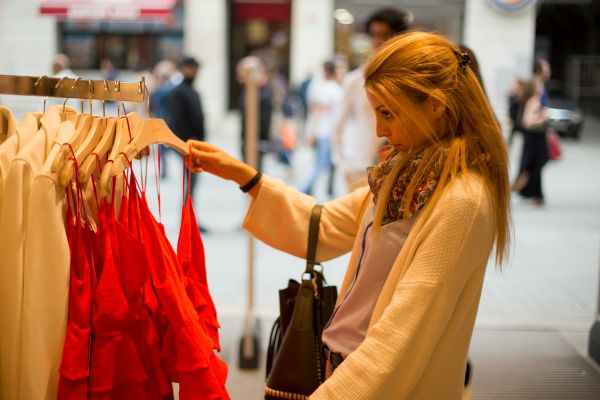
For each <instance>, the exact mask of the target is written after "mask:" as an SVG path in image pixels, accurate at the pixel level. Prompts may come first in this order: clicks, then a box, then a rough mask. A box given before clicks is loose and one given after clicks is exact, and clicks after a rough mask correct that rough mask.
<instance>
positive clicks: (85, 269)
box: [56, 192, 95, 400]
mask: <svg viewBox="0 0 600 400" xmlns="http://www.w3.org/2000/svg"><path fill="white" fill-rule="evenodd" d="M67 193H69V192H67ZM67 197H68V196H67ZM67 204H68V207H67V218H66V233H67V240H68V243H69V248H70V253H71V271H70V282H69V313H68V321H67V329H66V334H65V341H64V345H63V355H62V359H61V364H60V369H59V371H60V379H59V383H58V393H57V396H56V397H57V399H59V400H85V399H87V393H88V377H89V361H90V351H89V350H90V341H91V332H92V329H91V315H90V306H91V301H92V292H93V286H94V282H95V272H94V268H93V257H92V255H91V251H90V245H91V244H92V242H93V240H94V235H95V234H94V232H93V231H92V230H91V229H90V228H89V227H85V228H84V227H82V221H81V216H80V214H79V213H78V212H76V216H75V217H74V216H73V213H72V212H71V207H72V206H73V205H72V202H71V201H69V199H68V198H67Z"/></svg>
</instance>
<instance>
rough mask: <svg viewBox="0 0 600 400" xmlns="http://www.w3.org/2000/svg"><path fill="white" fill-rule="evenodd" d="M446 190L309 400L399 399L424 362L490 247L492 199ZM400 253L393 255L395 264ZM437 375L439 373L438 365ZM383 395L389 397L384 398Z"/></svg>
mask: <svg viewBox="0 0 600 400" xmlns="http://www.w3.org/2000/svg"><path fill="white" fill-rule="evenodd" d="M457 193H458V191H452V192H448V191H447V192H446V193H445V194H444V195H443V196H442V197H441V198H440V200H439V202H438V203H437V204H436V205H435V209H434V210H433V211H432V213H431V215H430V216H429V218H428V219H427V220H425V221H424V223H423V225H422V229H421V230H420V232H418V234H419V235H420V238H419V240H418V241H417V242H416V243H417V244H416V246H414V247H415V248H414V250H412V249H406V250H407V251H414V254H408V257H412V258H409V259H410V261H409V265H408V269H407V270H406V273H405V274H404V276H402V277H400V279H399V280H398V281H397V283H396V284H395V288H394V289H393V294H392V297H391V301H390V303H389V304H388V305H387V306H386V308H385V309H384V311H383V312H382V314H381V317H380V318H379V319H378V320H377V322H375V323H374V324H373V325H372V326H371V327H370V328H369V330H368V331H367V335H366V337H365V340H364V341H363V343H362V344H361V345H360V346H359V347H358V348H357V349H356V350H355V351H354V352H353V353H352V354H350V355H349V356H348V357H347V358H346V360H345V361H344V362H343V363H342V364H341V365H340V366H339V367H338V368H337V369H336V370H335V373H334V374H333V375H332V376H331V377H330V378H329V379H328V380H327V381H325V382H324V383H323V384H322V385H321V386H320V387H319V388H318V389H317V391H315V393H313V395H312V396H311V399H315V400H321V399H328V400H331V399H383V398H392V397H393V398H396V399H404V398H407V397H408V396H409V394H410V393H411V391H412V390H413V388H414V387H415V384H416V383H417V382H418V381H419V379H420V378H421V376H422V374H423V372H424V370H425V369H426V368H427V365H428V363H429V360H430V357H431V355H432V353H433V351H434V350H435V348H436V345H437V344H438V342H439V340H440V338H441V337H442V335H443V333H444V331H445V330H446V328H447V326H448V324H449V321H450V318H451V317H452V315H453V313H454V311H455V310H454V309H455V306H456V303H457V301H458V298H459V296H460V295H461V294H462V292H463V290H464V288H465V286H466V283H467V282H468V280H469V279H470V277H471V276H472V275H473V274H474V273H475V272H476V271H478V270H479V268H483V269H484V268H485V266H486V263H487V259H488V258H489V255H490V252H491V249H492V245H493V236H494V235H493V217H492V214H491V200H490V199H489V197H488V195H487V191H486V189H485V188H483V186H482V185H479V187H478V188H477V191H476V192H475V193H473V192H464V191H462V192H460V193H458V194H457ZM402 256H403V254H402V252H401V253H400V256H399V257H398V259H397V260H396V263H398V262H399V259H401V258H402ZM439 373H444V372H443V371H439ZM390 394H393V396H391V397H390Z"/></svg>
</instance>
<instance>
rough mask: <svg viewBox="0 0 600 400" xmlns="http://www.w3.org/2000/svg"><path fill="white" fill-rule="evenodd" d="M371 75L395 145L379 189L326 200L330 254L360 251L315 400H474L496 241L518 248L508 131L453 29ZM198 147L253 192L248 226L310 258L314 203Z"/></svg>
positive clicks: (374, 178)
mask: <svg viewBox="0 0 600 400" xmlns="http://www.w3.org/2000/svg"><path fill="white" fill-rule="evenodd" d="M364 76H365V82H364V85H365V86H364V87H365V90H366V91H367V96H368V101H369V104H370V105H371V107H372V110H373V111H374V114H375V118H376V134H377V135H378V136H380V137H384V138H386V139H387V140H388V141H389V143H390V145H391V146H392V147H393V149H394V150H393V151H392V152H391V153H389V154H388V156H387V158H386V159H385V160H383V161H382V162H380V163H379V164H377V165H375V166H373V167H372V168H370V169H369V171H368V182H369V185H368V186H366V187H362V188H359V189H357V190H355V191H353V192H351V193H349V194H347V195H345V196H342V197H339V198H337V199H334V200H332V201H329V202H327V203H325V204H324V207H323V213H322V215H321V220H320V226H321V227H320V232H321V234H320V235H319V247H318V249H317V255H316V259H317V261H318V262H321V261H325V260H329V259H333V258H335V257H339V256H341V255H343V254H345V253H347V252H350V251H351V252H352V255H351V258H350V261H349V263H348V269H347V270H346V276H345V278H344V283H343V285H342V287H341V289H340V296H339V297H338V304H337V306H336V309H335V311H334V313H333V315H332V317H331V319H330V321H329V322H328V324H327V325H326V327H325V329H324V331H323V335H322V339H323V343H324V349H323V350H324V355H325V357H326V358H327V364H326V366H325V369H326V372H327V379H326V380H325V382H323V383H322V385H321V386H320V387H319V388H318V389H317V390H316V391H315V392H314V393H312V394H311V396H310V399H311V400H346V399H365V400H367V399H369V400H375V399H419V400H421V399H422V400H430V399H450V400H456V399H460V398H461V395H462V393H463V386H464V378H465V367H466V362H467V353H468V349H469V343H470V340H471V335H472V332H473V327H474V324H475V319H476V316H477V308H478V305H479V301H480V296H481V288H482V285H483V280H484V276H485V273H486V266H487V264H488V259H489V257H490V255H491V254H492V249H493V247H494V245H495V248H496V251H495V258H496V263H497V265H498V266H499V267H501V266H502V265H503V263H504V262H505V261H506V258H507V257H508V254H509V253H510V234H511V229H510V225H511V222H510V221H511V219H510V205H511V203H510V188H509V182H508V181H509V179H508V168H507V166H508V153H507V151H506V146H505V144H504V138H503V137H502V134H501V132H500V127H499V126H498V124H497V123H496V120H495V117H494V114H493V112H492V109H491V106H490V104H489V102H488V100H487V98H486V96H485V94H484V93H483V91H482V89H481V85H480V84H479V83H478V81H477V78H476V76H475V74H474V73H473V71H472V70H471V68H470V61H469V58H468V56H467V55H466V54H464V53H463V52H461V51H459V50H458V47H457V46H456V45H455V44H454V43H453V42H451V41H450V40H448V39H446V38H444V37H442V36H439V35H436V34H432V33H427V32H409V33H406V34H403V35H398V36H396V37H394V38H391V39H390V40H388V41H387V42H386V43H385V44H383V46H381V47H380V48H379V49H378V50H377V51H376V52H375V54H374V55H373V56H372V57H371V59H370V60H369V61H368V62H367V64H366V65H365V67H364ZM363 134H364V135H368V134H369V132H364V133H363ZM190 144H191V146H192V151H191V162H192V164H193V165H194V170H195V171H206V172H209V173H212V174H215V175H217V176H219V177H221V178H223V179H228V180H232V181H234V182H235V183H236V184H238V185H239V186H240V189H241V190H242V191H244V192H247V193H249V195H250V196H251V197H252V203H251V204H250V207H249V209H248V212H247V215H246V217H245V219H244V228H245V229H247V230H248V231H249V232H250V233H251V234H252V235H254V236H255V237H257V238H258V239H260V240H261V241H262V242H264V243H266V244H268V245H270V246H273V247H275V248H277V249H279V250H281V251H285V252H287V253H289V254H292V255H295V256H303V255H304V254H306V237H307V232H308V228H309V220H310V214H311V209H312V208H313V206H314V204H315V199H314V198H313V197H311V196H307V195H305V194H303V193H300V192H299V191H298V190H296V189H295V188H292V187H289V186H286V185H285V184H284V183H283V182H281V181H279V180H276V179H273V178H269V177H267V176H263V175H262V174H260V173H257V171H256V170H255V169H254V168H252V167H250V166H248V165H246V164H244V163H242V162H240V161H238V160H236V159H234V158H233V157H231V156H229V155H228V154H226V153H225V152H223V151H222V150H220V149H218V148H217V147H215V146H212V145H210V144H208V143H202V142H195V141H192V142H191V143H190ZM282 222H283V223H282ZM299 351H300V350H299ZM290 398H291V397H290Z"/></svg>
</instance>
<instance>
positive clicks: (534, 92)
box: [512, 78, 549, 206]
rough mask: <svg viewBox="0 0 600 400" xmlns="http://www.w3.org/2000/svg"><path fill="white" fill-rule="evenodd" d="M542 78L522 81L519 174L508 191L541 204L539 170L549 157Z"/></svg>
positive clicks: (542, 198)
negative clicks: (521, 133) (521, 148)
mask: <svg viewBox="0 0 600 400" xmlns="http://www.w3.org/2000/svg"><path fill="white" fill-rule="evenodd" d="M544 93H545V90H544V86H543V81H541V80H539V79H535V78H534V79H532V80H531V81H529V82H525V83H524V84H523V92H522V96H521V104H522V108H521V111H520V113H519V114H520V117H519V121H520V122H519V126H520V127H521V131H522V132H523V139H524V140H523V152H522V155H521V165H520V167H519V176H518V177H517V179H516V180H515V182H514V183H513V185H512V190H513V191H515V192H519V194H520V195H521V196H522V197H524V198H526V199H530V200H531V202H532V203H533V204H534V205H536V206H543V205H544V204H545V200H544V193H543V190H542V169H543V168H544V165H545V164H546V162H547V161H548V159H549V153H548V140H547V138H546V128H547V126H548V108H547V107H546V106H545V105H544V104H543V102H544Z"/></svg>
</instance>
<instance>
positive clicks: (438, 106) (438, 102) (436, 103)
mask: <svg viewBox="0 0 600 400" xmlns="http://www.w3.org/2000/svg"><path fill="white" fill-rule="evenodd" d="M427 102H428V103H429V104H428V107H429V110H430V111H431V115H432V117H434V118H436V119H437V118H440V117H441V116H442V115H443V114H444V112H445V111H446V96H444V93H442V91H441V90H435V91H434V92H433V93H432V94H431V96H429V97H428V99H427Z"/></svg>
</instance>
